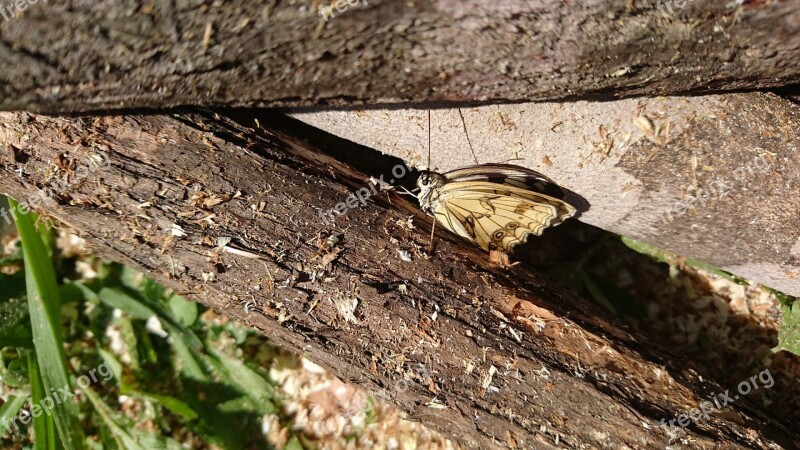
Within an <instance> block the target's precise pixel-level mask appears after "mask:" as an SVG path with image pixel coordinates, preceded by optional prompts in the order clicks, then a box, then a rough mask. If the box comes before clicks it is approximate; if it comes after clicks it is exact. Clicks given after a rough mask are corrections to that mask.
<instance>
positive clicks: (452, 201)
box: [417, 164, 575, 252]
mask: <svg viewBox="0 0 800 450" xmlns="http://www.w3.org/2000/svg"><path fill="white" fill-rule="evenodd" d="M417 186H418V187H419V188H420V192H419V195H418V197H419V202H420V207H421V208H422V210H423V211H425V212H426V213H427V214H429V215H432V216H433V217H434V218H435V219H436V221H438V222H439V223H440V224H442V225H443V226H444V227H445V228H447V229H448V230H450V231H451V232H453V233H455V234H458V235H459V236H462V237H464V238H465V239H468V240H470V241H472V242H474V243H475V244H477V245H478V246H479V247H481V248H483V249H484V250H488V251H492V250H502V251H504V252H510V251H511V249H512V248H513V247H514V246H515V245H517V244H519V243H521V242H525V241H526V240H527V238H528V236H530V235H531V234H533V235H536V236H538V235H541V233H542V231H544V229H545V228H548V227H551V226H555V225H558V224H559V223H561V222H563V221H564V220H565V219H567V218H569V217H572V216H573V215H574V214H575V208H574V207H573V206H572V205H570V204H569V203H567V202H565V201H564V192H563V190H562V189H561V188H560V187H559V186H558V185H557V184H556V183H555V182H554V181H553V180H551V179H549V178H547V177H546V176H544V175H542V174H540V173H538V172H536V171H533V170H530V169H527V168H524V167H520V166H514V165H509V164H481V165H476V166H471V167H465V168H463V169H457V170H453V171H450V172H446V173H444V174H440V173H437V172H433V171H429V170H425V171H422V172H421V174H420V177H419V179H418V180H417Z"/></svg>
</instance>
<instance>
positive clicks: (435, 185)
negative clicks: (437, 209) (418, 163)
mask: <svg viewBox="0 0 800 450" xmlns="http://www.w3.org/2000/svg"><path fill="white" fill-rule="evenodd" d="M446 181H447V179H446V178H445V177H444V175H442V174H440V173H436V172H434V171H432V170H423V171H421V172H420V174H419V178H417V187H419V195H418V196H417V197H418V198H419V204H420V206H421V207H422V210H423V211H425V212H426V213H428V214H431V210H432V209H433V202H435V201H436V200H437V199H438V197H439V193H438V189H439V188H440V187H442V186H444V184H445V182H446Z"/></svg>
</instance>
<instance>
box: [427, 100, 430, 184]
mask: <svg viewBox="0 0 800 450" xmlns="http://www.w3.org/2000/svg"><path fill="white" fill-rule="evenodd" d="M427 169H428V170H431V110H430V109H429V110H428V167H427Z"/></svg>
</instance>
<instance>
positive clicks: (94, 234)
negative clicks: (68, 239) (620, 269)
mask: <svg viewBox="0 0 800 450" xmlns="http://www.w3.org/2000/svg"><path fill="white" fill-rule="evenodd" d="M257 119H258V120H253V119H252V118H249V117H244V116H243V117H238V118H237V120H239V122H234V121H232V120H230V119H229V118H226V117H221V116H218V115H214V114H210V113H209V114H185V115H176V116H172V117H167V116H103V117H87V118H55V117H46V116H38V115H30V114H27V113H2V114H0V123H1V124H0V127H2V128H1V129H2V132H0V142H2V144H3V148H4V149H6V151H4V152H3V154H2V168H3V176H2V178H0V190H2V191H4V192H7V193H9V194H10V195H12V196H13V197H15V198H17V199H20V200H25V199H28V201H29V202H30V204H32V205H34V206H36V205H39V206H38V208H41V209H42V212H44V213H45V214H46V215H47V216H49V217H52V218H53V219H55V220H57V221H60V222H62V223H64V224H66V225H68V226H70V227H71V228H72V229H73V230H74V231H75V232H77V233H78V234H79V235H82V236H84V237H86V238H87V239H88V240H89V242H90V243H91V244H92V245H93V246H94V247H95V250H96V251H97V253H99V254H101V255H106V256H108V257H110V258H112V259H115V260H118V261H121V262H124V263H127V264H130V265H132V266H134V267H137V268H139V269H140V270H143V271H144V272H146V273H147V274H148V275H150V276H152V277H154V278H155V279H157V280H159V281H161V282H163V283H165V284H166V285H168V286H170V287H173V288H175V289H177V290H179V291H180V292H182V293H184V294H185V295H187V296H189V297H191V298H194V299H197V300H199V301H201V302H203V303H205V304H207V305H209V306H211V307H213V308H216V309H218V310H221V311H223V312H224V313H225V314H227V315H230V316H232V317H234V318H236V319H239V320H241V321H244V322H245V323H248V324H250V325H252V326H254V327H255V328H257V329H259V330H260V331H261V332H262V333H263V334H264V335H265V336H268V337H269V338H271V339H273V340H274V341H275V342H276V343H278V344H280V345H283V346H286V347H287V348H289V349H292V350H294V351H297V352H301V353H304V354H307V355H308V356H309V357H310V358H311V359H312V360H314V361H315V362H317V363H319V364H321V365H323V366H325V367H327V368H328V369H330V370H332V371H333V372H334V373H335V374H337V375H339V376H340V377H342V378H343V379H344V380H346V381H350V382H355V383H358V384H360V385H362V386H363V387H365V388H366V389H367V390H369V391H370V392H372V393H373V394H374V395H377V396H381V397H385V398H387V399H390V400H391V401H392V402H394V403H395V404H397V405H398V406H399V407H400V408H401V409H402V410H404V411H406V412H408V414H409V415H410V416H411V417H412V418H415V419H418V420H421V421H423V422H425V423H426V424H427V425H429V426H431V427H433V428H436V429H439V430H440V431H442V432H444V433H446V434H448V435H450V436H453V437H454V438H456V439H457V440H459V441H460V442H462V443H464V444H465V445H467V446H469V447H471V448H486V446H487V445H492V446H496V445H498V444H502V445H506V446H509V447H512V448H546V447H555V446H557V445H558V446H570V447H583V446H595V447H621V446H629V447H633V448H653V447H656V446H663V445H665V444H666V443H667V442H668V441H669V437H668V435H667V433H666V430H665V429H664V428H662V427H661V426H660V425H661V419H667V420H669V419H670V418H673V417H675V416H677V415H678V414H680V413H682V412H684V411H688V410H691V409H692V408H696V407H697V406H698V405H699V403H700V402H701V401H703V400H705V399H706V395H705V393H707V392H708V391H709V390H712V391H714V392H721V389H720V388H719V386H717V385H715V384H713V383H709V382H708V380H705V381H703V380H702V379H700V377H698V375H697V374H696V373H695V372H693V371H690V370H684V369H683V366H684V365H683V364H682V362H681V361H678V360H675V359H673V358H670V357H667V356H665V355H664V354H662V353H660V352H659V351H658V350H655V349H654V348H653V347H652V346H650V345H648V344H647V343H646V342H645V341H643V340H642V339H641V337H640V336H637V335H636V334H635V333H631V332H629V331H628V330H626V329H625V328H624V327H622V326H620V325H619V324H618V323H617V321H616V320H615V319H614V318H613V317H609V316H608V315H607V314H605V313H604V312H603V311H601V310H599V309H598V308H595V307H593V306H592V305H590V304H587V303H586V302H585V301H583V300H581V299H580V298H577V297H576V296H575V295H573V294H571V293H569V292H568V291H566V290H565V289H563V288H562V287H560V286H558V285H556V284H554V283H553V282H550V281H546V280H544V279H542V278H540V277H539V276H538V275H537V274H535V273H533V272H531V271H529V270H527V269H525V268H524V267H514V268H512V269H500V268H497V267H495V266H493V265H492V264H490V263H489V262H488V261H487V260H486V257H485V255H484V254H482V252H480V251H478V250H477V249H475V248H472V247H469V246H463V245H462V244H460V243H456V242H452V241H449V240H447V239H446V237H444V240H441V241H440V245H438V246H437V247H436V249H435V251H434V252H429V251H427V246H428V237H427V232H426V228H427V227H428V224H429V223H430V222H429V220H428V219H427V218H425V217H424V216H423V215H421V213H420V212H419V210H418V208H417V207H416V205H412V204H410V203H409V202H407V201H406V200H405V199H404V198H403V197H401V196H397V195H394V194H391V193H385V192H382V193H379V194H374V195H371V197H370V199H369V202H368V203H367V204H366V205H365V206H360V205H358V204H357V201H355V200H354V201H351V202H350V203H351V204H352V205H351V207H348V208H346V211H345V214H343V215H340V216H337V218H336V220H335V226H334V225H333V224H331V225H327V226H326V225H323V224H322V223H321V220H320V214H319V210H320V209H322V210H328V209H329V208H334V207H335V205H336V204H337V203H339V202H344V203H345V204H347V203H348V200H346V199H347V198H348V197H349V196H350V195H351V193H352V192H353V190H354V189H360V188H367V189H369V187H368V186H369V185H368V184H367V182H366V175H363V174H361V173H359V172H357V171H356V170H355V169H354V168H353V167H350V166H348V165H346V164H343V163H340V162H338V161H337V160H335V159H333V158H331V157H330V156H328V155H326V154H323V153H320V152H319V151H318V150H317V149H315V148H313V147H311V146H310V145H309V144H307V143H305V142H304V141H303V140H302V139H299V138H296V137H293V136H292V135H291V134H287V132H286V131H285V130H283V129H282V128H281V127H279V126H278V125H277V123H278V122H275V121H274V120H273V119H271V118H269V117H260V118H257ZM242 123H245V124H259V125H258V126H256V125H253V126H254V128H256V129H251V128H249V127H248V126H245V125H242ZM339 144H341V145H344V144H343V143H342V142H339ZM396 163H397V161H396V160H395V161H391V160H390V161H385V162H382V163H381V164H384V166H383V167H384V168H387V167H392V166H393V165H394V164H396ZM398 172H399V170H398ZM379 173H382V172H375V173H374V174H373V175H375V176H378V174H379ZM389 173H391V172H389ZM407 176H409V177H410V176H411V175H407ZM361 192H362V193H363V192H364V191H361ZM370 192H371V191H370ZM42 205H44V206H42ZM353 205H354V206H353ZM439 239H442V238H439ZM773 406H774V405H773ZM733 408H735V411H736V413H737V414H736V415H734V416H731V415H730V414H714V415H711V416H710V417H709V418H707V419H701V420H697V421H694V422H693V423H692V425H691V426H690V428H687V429H686V431H687V433H688V434H687V436H686V437H685V439H686V441H685V442H687V443H690V444H691V445H693V446H697V447H704V448H711V447H717V446H718V445H719V444H718V443H722V445H727V446H730V447H748V448H777V447H779V446H791V445H793V443H796V442H798V434H797V430H796V428H793V429H790V428H788V427H787V426H786V425H787V424H790V423H792V421H793V420H795V419H796V417H795V416H796V414H797V412H796V410H794V411H789V410H787V411H782V412H781V414H776V415H774V416H773V417H775V418H772V419H771V418H768V417H767V416H766V415H765V412H764V410H763V409H761V408H758V407H756V406H753V405H749V406H748V404H747V402H745V401H740V402H737V403H736V404H735V405H733Z"/></svg>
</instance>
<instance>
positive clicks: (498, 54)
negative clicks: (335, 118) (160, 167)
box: [0, 0, 800, 111]
mask: <svg viewBox="0 0 800 450" xmlns="http://www.w3.org/2000/svg"><path fill="white" fill-rule="evenodd" d="M12 3H14V2H12ZM17 4H23V5H27V3H26V2H15V3H14V5H17ZM326 5H328V3H327V2H320V1H318V0H313V1H278V0H274V1H271V2H253V1H249V0H235V1H226V2H207V1H204V0H176V1H163V2H161V1H159V2H140V1H135V0H122V1H120V0H92V1H83V0H70V1H68V0H51V1H49V2H38V3H35V4H33V5H29V6H27V7H26V9H25V10H24V11H21V10H19V9H18V8H17V7H16V6H9V7H8V8H6V9H4V10H2V14H3V15H4V16H6V17H8V20H4V21H3V22H2V26H0V65H2V67H3V71H2V74H0V108H2V109H20V110H29V111H33V110H38V111H87V110H101V109H106V108H134V107H146V108H161V107H167V106H174V105H182V104H195V105H223V106H232V105H238V106H243V105H249V106H286V105H293V106H300V105H305V106H313V105H321V104H335V105H352V104H361V103H363V102H367V103H370V104H376V103H381V102H388V103H395V102H408V101H414V102H436V101H459V102H466V101H472V102H474V101H520V100H542V99H558V98H567V97H576V96H586V95H604V96H621V95H635V94H644V95H658V94H670V93H672V94H674V93H679V92H693V93H697V92H708V91H719V90H729V89H752V88H764V87H770V86H780V85H785V84H790V83H797V82H798V81H800V8H798V1H796V0H791V1H729V0H697V1H685V0H646V1H643V0H615V1H606V0H589V1H580V2H578V1H573V2H563V1H559V0H548V1H542V0H539V1H525V0H502V1H497V0H470V1H462V0H435V1H420V2H405V1H396V0H369V2H365V1H359V2H357V4H356V5H355V6H349V7H348V8H347V9H345V10H344V11H342V12H334V14H335V17H332V18H329V20H327V21H325V20H323V19H322V16H321V15H320V14H319V8H320V7H321V6H326ZM12 14H15V15H16V16H15V17H12Z"/></svg>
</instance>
